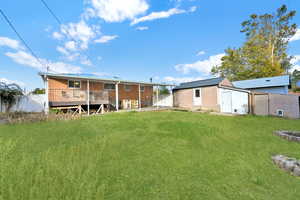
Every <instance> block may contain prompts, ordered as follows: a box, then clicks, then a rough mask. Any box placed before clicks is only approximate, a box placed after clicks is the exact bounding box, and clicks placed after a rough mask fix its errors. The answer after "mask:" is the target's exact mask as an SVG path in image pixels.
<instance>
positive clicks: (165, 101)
mask: <svg viewBox="0 0 300 200" xmlns="http://www.w3.org/2000/svg"><path fill="white" fill-rule="evenodd" d="M153 99H154V101H153V105H154V106H160V107H173V94H168V95H159V96H158V101H157V99H156V96H154V98H153Z"/></svg>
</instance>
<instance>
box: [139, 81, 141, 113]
mask: <svg viewBox="0 0 300 200" xmlns="http://www.w3.org/2000/svg"><path fill="white" fill-rule="evenodd" d="M141 109H142V102H141V84H139V110H141Z"/></svg>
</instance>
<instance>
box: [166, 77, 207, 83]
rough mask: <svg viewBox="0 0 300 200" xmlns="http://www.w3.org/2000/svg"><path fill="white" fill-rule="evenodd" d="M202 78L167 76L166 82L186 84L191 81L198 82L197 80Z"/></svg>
mask: <svg viewBox="0 0 300 200" xmlns="http://www.w3.org/2000/svg"><path fill="white" fill-rule="evenodd" d="M202 79H203V78H202V77H180V78H178V77H172V76H167V77H165V78H164V80H165V81H167V82H171V83H185V82H191V81H196V80H202Z"/></svg>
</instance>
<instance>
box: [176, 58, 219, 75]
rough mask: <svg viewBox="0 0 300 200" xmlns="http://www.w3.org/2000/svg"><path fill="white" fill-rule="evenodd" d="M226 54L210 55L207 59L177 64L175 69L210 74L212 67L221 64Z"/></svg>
mask: <svg viewBox="0 0 300 200" xmlns="http://www.w3.org/2000/svg"><path fill="white" fill-rule="evenodd" d="M224 55H225V54H217V55H214V56H210V57H209V58H208V59H207V60H199V61H197V62H195V63H192V64H179V65H176V66H175V69H176V70H177V71H179V72H182V73H184V74H188V73H189V72H190V71H197V72H199V73H203V74H205V75H208V74H210V72H211V69H212V67H214V66H219V65H220V64H221V63H222V61H221V58H222V57H223V56H224Z"/></svg>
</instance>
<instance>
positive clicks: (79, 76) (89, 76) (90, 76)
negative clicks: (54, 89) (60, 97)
mask: <svg viewBox="0 0 300 200" xmlns="http://www.w3.org/2000/svg"><path fill="white" fill-rule="evenodd" d="M39 75H40V76H42V77H44V76H46V77H53V78H63V79H64V78H68V79H82V80H94V81H105V82H113V83H116V82H121V83H132V84H143V85H154V86H173V85H171V84H164V83H151V82H143V81H129V80H122V79H118V78H101V77H98V76H96V75H93V74H55V73H43V72H41V73H39Z"/></svg>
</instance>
